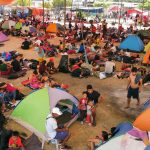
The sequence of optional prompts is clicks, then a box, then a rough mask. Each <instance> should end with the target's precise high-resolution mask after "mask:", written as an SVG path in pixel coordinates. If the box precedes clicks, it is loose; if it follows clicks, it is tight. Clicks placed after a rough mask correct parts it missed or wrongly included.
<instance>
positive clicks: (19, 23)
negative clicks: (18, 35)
mask: <svg viewBox="0 0 150 150" xmlns="http://www.w3.org/2000/svg"><path fill="white" fill-rule="evenodd" d="M21 28H22V23H21V22H17V23H16V25H15V29H17V30H20V29H21Z"/></svg>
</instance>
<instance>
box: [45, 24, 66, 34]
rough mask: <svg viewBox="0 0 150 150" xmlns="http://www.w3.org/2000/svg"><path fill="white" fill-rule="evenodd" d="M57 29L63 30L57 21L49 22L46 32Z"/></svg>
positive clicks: (54, 31) (56, 30)
mask: <svg viewBox="0 0 150 150" xmlns="http://www.w3.org/2000/svg"><path fill="white" fill-rule="evenodd" d="M59 31H64V28H63V26H62V25H60V24H59V23H51V24H49V25H48V27H47V29H46V32H51V33H57V32H59Z"/></svg>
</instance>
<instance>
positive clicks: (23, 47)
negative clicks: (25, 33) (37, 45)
mask: <svg viewBox="0 0 150 150" xmlns="http://www.w3.org/2000/svg"><path fill="white" fill-rule="evenodd" d="M21 48H22V49H24V50H28V49H29V48H30V42H29V41H28V40H27V38H25V40H24V42H23V43H22V45H21Z"/></svg>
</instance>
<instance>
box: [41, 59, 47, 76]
mask: <svg viewBox="0 0 150 150" xmlns="http://www.w3.org/2000/svg"><path fill="white" fill-rule="evenodd" d="M44 73H47V67H46V60H44V61H42V62H41V63H40V65H39V74H40V75H41V76H42V75H43V74H44Z"/></svg>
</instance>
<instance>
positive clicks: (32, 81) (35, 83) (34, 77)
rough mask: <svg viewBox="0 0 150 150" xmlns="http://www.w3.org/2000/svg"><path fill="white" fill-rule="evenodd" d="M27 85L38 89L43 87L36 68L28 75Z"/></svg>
mask: <svg viewBox="0 0 150 150" xmlns="http://www.w3.org/2000/svg"><path fill="white" fill-rule="evenodd" d="M29 85H30V87H31V88H33V89H40V88H42V87H43V84H42V83H41V82H40V81H39V78H38V72H37V70H34V71H33V73H32V74H31V76H30V77H29Z"/></svg>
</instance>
